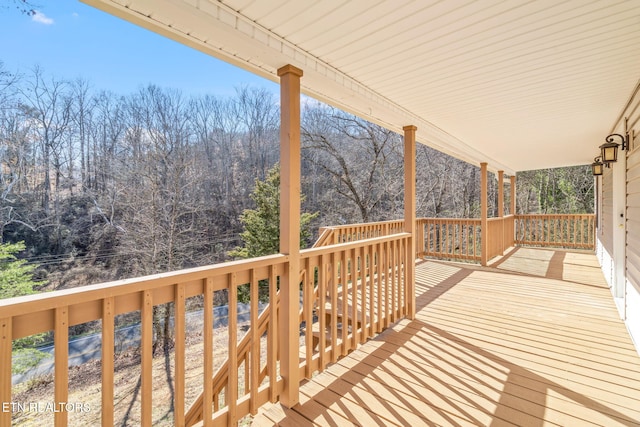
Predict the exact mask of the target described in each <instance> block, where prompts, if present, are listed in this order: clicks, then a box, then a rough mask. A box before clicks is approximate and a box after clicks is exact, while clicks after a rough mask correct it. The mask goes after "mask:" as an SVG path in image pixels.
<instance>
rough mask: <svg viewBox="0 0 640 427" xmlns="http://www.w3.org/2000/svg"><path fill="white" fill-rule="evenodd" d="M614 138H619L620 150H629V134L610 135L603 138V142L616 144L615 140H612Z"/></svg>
mask: <svg viewBox="0 0 640 427" xmlns="http://www.w3.org/2000/svg"><path fill="white" fill-rule="evenodd" d="M615 137H617V138H620V141H621V144H620V145H621V147H620V148H621V149H622V151H625V150H628V149H629V134H628V133H627V134H625V135H621V134H619V133H612V134H611V135H609V136H607V137H606V138H605V141H606V142H608V143H614V144H615V143H616V142H615V140H614V138H615Z"/></svg>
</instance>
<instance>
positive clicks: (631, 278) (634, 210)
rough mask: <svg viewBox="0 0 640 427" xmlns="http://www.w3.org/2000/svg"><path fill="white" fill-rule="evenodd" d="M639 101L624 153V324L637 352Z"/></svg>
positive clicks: (634, 106)
mask: <svg viewBox="0 0 640 427" xmlns="http://www.w3.org/2000/svg"><path fill="white" fill-rule="evenodd" d="M639 107H640V100H636V101H635V102H633V103H631V105H630V108H629V110H630V111H629V116H630V117H629V119H628V120H627V128H628V129H629V134H630V136H629V139H630V144H629V145H630V149H629V151H628V152H627V174H626V175H627V176H626V178H627V198H626V218H627V221H626V262H625V268H626V272H625V278H626V281H625V299H624V301H625V313H624V316H625V317H626V319H625V322H626V324H627V328H628V329H629V333H630V334H631V338H632V339H633V341H634V343H635V345H636V348H637V349H639V351H640V138H637V135H638V134H640V124H638V122H640V113H639V112H638V111H637V110H638V108H639Z"/></svg>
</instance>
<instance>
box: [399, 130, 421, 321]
mask: <svg viewBox="0 0 640 427" xmlns="http://www.w3.org/2000/svg"><path fill="white" fill-rule="evenodd" d="M402 129H403V130H404V231H406V232H407V233H411V237H410V238H409V241H408V242H407V248H406V252H407V255H406V257H407V265H405V269H406V273H407V274H406V279H407V283H406V284H405V292H406V294H405V295H406V301H407V307H406V309H407V317H408V318H409V319H412V320H413V319H415V317H416V291H415V289H416V283H415V277H416V272H415V269H416V259H415V258H416V250H415V241H416V130H418V128H417V127H415V126H405V127H404V128H402Z"/></svg>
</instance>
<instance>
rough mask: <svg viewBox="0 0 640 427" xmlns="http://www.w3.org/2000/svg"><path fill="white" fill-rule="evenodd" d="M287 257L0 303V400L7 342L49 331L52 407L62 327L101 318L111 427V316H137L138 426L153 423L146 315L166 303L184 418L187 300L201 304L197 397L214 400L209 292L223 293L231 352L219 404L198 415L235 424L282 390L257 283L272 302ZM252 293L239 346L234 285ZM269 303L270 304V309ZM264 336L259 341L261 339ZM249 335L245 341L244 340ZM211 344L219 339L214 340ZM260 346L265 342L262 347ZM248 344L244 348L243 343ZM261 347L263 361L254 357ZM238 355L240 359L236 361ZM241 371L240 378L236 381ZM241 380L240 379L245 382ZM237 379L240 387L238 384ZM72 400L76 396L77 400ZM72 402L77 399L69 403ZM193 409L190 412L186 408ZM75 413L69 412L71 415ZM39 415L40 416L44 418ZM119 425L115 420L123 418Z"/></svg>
mask: <svg viewBox="0 0 640 427" xmlns="http://www.w3.org/2000/svg"><path fill="white" fill-rule="evenodd" d="M286 266H287V262H286V257H285V256H283V255H273V256H267V257H261V258H255V259H251V260H246V261H236V262H230V263H225V264H219V265H214V266H211V267H202V268H196V269H190V270H182V271H178V272H172V273H167V274H159V275H155V276H148V277H142V278H137V279H128V280H123V281H118V282H112V283H106V284H99V285H90V286H86V287H82V288H75V289H72V290H65V291H55V292H51V293H43V294H38V295H32V296H26V297H20V298H12V299H5V300H0V313H1V319H0V332H1V333H0V362H1V363H0V402H11V401H12V399H11V397H12V395H11V366H12V363H11V354H12V340H15V339H19V338H22V337H26V336H30V335H33V334H38V333H41V332H49V331H53V334H54V346H55V350H54V354H55V360H54V372H55V373H54V395H53V396H51V398H52V399H51V401H52V402H68V401H69V388H68V387H69V386H68V378H69V368H68V364H69V363H68V359H69V352H68V348H69V327H72V326H74V325H79V324H83V323H86V322H91V321H94V320H100V321H101V335H102V341H101V342H102V344H101V345H102V348H101V350H102V355H101V362H102V378H101V380H100V389H101V393H102V403H101V417H102V425H105V426H106V425H109V426H111V425H114V421H115V420H114V358H115V351H114V350H115V349H114V334H115V321H114V320H115V317H116V316H118V315H125V314H131V313H135V312H139V319H140V331H141V337H140V360H141V361H140V384H141V385H140V396H141V404H140V415H139V417H140V422H141V424H142V425H151V424H153V423H155V422H156V421H157V420H155V419H154V418H153V413H154V412H153V408H154V405H153V377H152V369H153V354H152V350H153V344H154V329H153V326H154V325H153V323H154V318H153V311H154V307H157V306H159V305H162V304H167V303H173V306H174V315H173V331H172V332H173V335H174V337H175V340H174V342H175V348H174V351H175V356H174V366H173V372H174V374H173V377H174V380H173V389H174V396H175V398H174V402H173V407H174V417H175V419H176V420H182V419H184V418H185V414H186V411H185V409H186V408H185V399H184V394H185V381H186V377H185V350H186V348H185V346H186V344H185V341H186V340H185V327H186V317H185V315H186V300H187V299H188V298H191V297H197V298H200V299H201V304H202V307H203V311H202V316H203V318H204V323H203V328H202V337H203V338H202V340H203V349H202V350H201V351H202V353H201V354H202V355H203V356H202V376H201V384H202V386H203V390H204V392H203V395H204V400H205V401H209V402H212V404H213V403H214V398H215V395H216V394H219V392H217V391H216V383H215V378H216V376H215V375H214V372H213V367H214V349H213V340H214V328H213V325H214V319H213V304H214V293H215V292H218V291H224V292H225V293H226V295H227V296H228V305H229V315H228V331H229V332H228V340H227V345H226V347H227V350H228V354H229V355H230V356H229V358H228V361H227V362H225V363H227V364H228V365H227V366H229V367H231V369H228V373H229V375H228V378H227V381H226V384H225V386H224V388H225V399H224V401H225V406H224V408H222V409H219V410H218V411H217V412H215V414H214V410H215V408H214V406H215V407H218V406H217V404H215V405H212V404H209V405H204V406H203V414H204V416H205V417H207V418H209V419H211V418H215V419H217V420H220V421H224V422H226V421H227V420H228V419H238V418H239V417H242V416H244V415H245V414H247V413H249V412H250V411H252V410H255V409H256V408H258V407H259V406H260V405H262V404H264V403H266V402H267V401H268V400H270V399H271V400H275V399H277V397H278V395H279V393H280V390H281V388H282V380H280V379H278V370H277V360H276V357H277V345H276V344H277V320H276V312H275V311H271V310H265V311H264V312H263V313H262V315H261V316H260V317H259V316H258V298H257V292H258V283H259V282H260V281H261V282H262V283H263V284H264V285H266V286H268V288H269V298H270V302H271V303H272V304H273V303H274V302H275V296H276V285H277V281H278V277H279V276H280V274H281V273H282V272H283V271H284V268H286ZM243 284H246V285H248V286H250V288H251V295H252V297H253V296H256V298H252V299H251V319H250V322H249V323H250V329H251V330H252V331H253V332H250V333H247V335H246V336H245V338H243V339H242V340H241V342H240V343H239V344H238V322H237V302H238V287H239V286H241V285H243ZM274 305H275V304H274ZM265 332H266V334H267V337H266V340H261V336H262V335H263V334H264V333H265ZM247 337H248V338H247ZM156 338H157V337H156ZM216 339H218V337H216ZM261 341H264V342H261ZM247 342H248V343H249V346H248V350H247V344H246V343H247ZM263 346H266V349H264V350H265V352H266V354H267V358H266V360H263V361H261V360H260V358H259V355H260V353H261V351H262V350H263ZM238 354H240V355H241V357H238ZM239 373H244V374H245V375H244V378H239ZM245 380H246V381H247V382H244V381H245ZM239 381H240V382H241V383H242V384H243V385H242V387H239V385H238V384H239ZM75 399H78V397H77V396H76V397H75ZM76 401H77V400H76ZM191 412H192V411H191ZM69 415H70V413H69V412H66V411H58V412H55V414H54V420H55V421H54V420H50V421H48V422H47V421H44V422H45V423H46V424H53V422H52V421H54V422H55V425H56V426H65V425H67V423H68V416H69ZM72 415H74V414H72ZM11 416H12V414H11V412H0V425H3V426H4V425H10V424H11ZM43 416H46V414H43ZM118 421H120V422H119V423H121V422H122V420H118Z"/></svg>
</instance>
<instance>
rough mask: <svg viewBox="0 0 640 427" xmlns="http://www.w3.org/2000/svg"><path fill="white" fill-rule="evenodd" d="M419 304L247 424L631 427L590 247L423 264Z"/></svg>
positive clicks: (614, 328)
mask: <svg viewBox="0 0 640 427" xmlns="http://www.w3.org/2000/svg"><path fill="white" fill-rule="evenodd" d="M416 292H417V308H418V310H419V311H418V313H417V316H416V319H415V320H413V321H409V320H402V321H400V322H398V323H397V324H395V325H394V326H393V327H391V328H389V329H388V330H386V331H385V332H383V333H382V334H380V335H379V336H377V337H376V338H375V339H372V340H370V341H368V342H367V343H365V344H364V345H362V346H361V347H360V348H359V349H358V350H356V351H354V352H353V353H351V354H350V355H349V356H348V357H346V358H344V359H342V360H341V361H339V362H338V363H336V364H334V365H332V366H330V367H329V368H328V369H327V370H326V371H324V372H323V373H321V374H318V375H317V376H315V377H314V378H312V379H311V380H309V381H308V382H306V383H305V384H303V385H302V386H301V399H300V404H299V405H297V406H295V407H294V408H292V409H286V408H283V407H282V406H281V405H271V406H265V407H264V408H263V409H262V410H261V412H260V413H259V414H258V416H257V417H256V418H255V419H254V423H253V424H254V425H256V426H262V425H282V426H289V425H291V426H293V425H295V426H300V425H325V426H341V425H352V424H355V425H364V426H374V425H379V426H387V425H413V426H421V425H426V426H428V425H484V426H499V425H519V426H542V425H561V426H568V425H581V426H582V425H605V426H615V425H619V426H640V406H638V402H639V401H640V357H638V354H637V353H636V352H635V350H634V348H633V346H632V344H631V340H630V338H629V336H628V335H627V331H626V328H625V326H624V324H623V322H622V321H621V320H620V319H619V317H618V314H617V311H616V309H615V306H614V302H613V300H612V298H611V294H610V292H609V289H608V287H607V285H606V283H605V281H604V278H603V277H602V273H601V272H600V269H599V267H598V265H597V261H596V258H595V256H594V255H593V254H589V253H577V252H569V251H554V250H546V249H531V248H518V249H515V250H513V251H512V252H511V253H509V254H508V255H507V256H505V257H504V258H502V259H501V260H500V261H498V262H496V263H494V264H492V265H491V266H490V267H486V268H483V267H478V266H475V265H468V264H454V263H444V262H435V261H423V262H421V263H420V264H419V265H418V266H417V268H416Z"/></svg>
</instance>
